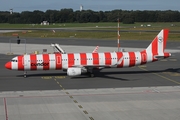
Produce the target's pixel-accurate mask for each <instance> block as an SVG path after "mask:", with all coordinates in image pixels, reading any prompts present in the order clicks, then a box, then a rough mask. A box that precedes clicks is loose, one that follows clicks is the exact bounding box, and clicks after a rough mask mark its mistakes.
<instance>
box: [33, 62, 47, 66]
mask: <svg viewBox="0 0 180 120" xmlns="http://www.w3.org/2000/svg"><path fill="white" fill-rule="evenodd" d="M48 65H49V63H44V62H42V63H31V66H48Z"/></svg>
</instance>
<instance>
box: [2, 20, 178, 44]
mask: <svg viewBox="0 0 180 120" xmlns="http://www.w3.org/2000/svg"><path fill="white" fill-rule="evenodd" d="M148 24H150V25H151V27H147V25H148ZM172 24H173V25H174V26H171V25H172ZM141 25H146V27H145V26H143V27H141ZM120 27H121V28H120V31H123V30H127V31H130V32H121V37H120V39H121V40H152V39H153V38H154V37H155V36H156V35H157V34H158V32H159V31H160V30H161V29H163V28H168V29H170V34H169V40H178V41H180V34H179V33H173V32H171V31H180V22H176V23H135V24H122V23H120ZM0 28H1V29H3V28H4V29H6V28H8V29H11V28H12V29H19V28H21V29H22V28H26V29H28V28H29V29H30V28H67V29H69V30H67V31H63V30H62V31H56V33H53V32H52V30H38V31H37V30H36V31H35V30H33V31H29V32H28V31H26V33H22V32H18V34H19V36H20V37H56V38H70V37H74V38H88V39H112V40H116V39H117V23H116V22H114V23H111V22H108V23H62V24H60V23H59V24H51V25H49V26H42V25H32V24H0ZM72 29H76V30H81V31H70V30H72ZM83 30H86V31H83ZM87 30H89V31H87ZM93 30H101V31H99V32H98V31H96V32H93ZM107 30H109V31H110V32H107ZM144 30H146V31H148V30H149V31H153V30H155V31H158V32H143V31H144ZM133 31H142V32H133ZM12 34H13V33H1V34H0V36H12Z"/></svg>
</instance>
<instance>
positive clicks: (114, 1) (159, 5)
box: [0, 0, 180, 12]
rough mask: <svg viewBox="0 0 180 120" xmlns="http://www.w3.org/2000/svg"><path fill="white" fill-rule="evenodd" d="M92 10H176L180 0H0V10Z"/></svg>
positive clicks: (179, 8) (178, 9)
mask: <svg viewBox="0 0 180 120" xmlns="http://www.w3.org/2000/svg"><path fill="white" fill-rule="evenodd" d="M80 5H82V6H83V9H84V10H93V11H112V10H115V9H121V10H177V11H180V0H42V1H40V0H0V11H9V10H10V9H13V12H22V11H34V10H40V11H44V12H45V11H46V10H60V9H64V8H72V9H73V10H74V11H76V10H79V9H80Z"/></svg>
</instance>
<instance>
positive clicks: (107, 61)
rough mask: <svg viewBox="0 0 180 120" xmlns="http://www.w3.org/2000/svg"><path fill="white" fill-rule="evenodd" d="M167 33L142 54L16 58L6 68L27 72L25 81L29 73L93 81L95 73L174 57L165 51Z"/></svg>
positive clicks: (104, 53)
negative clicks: (45, 72) (46, 72)
mask: <svg viewBox="0 0 180 120" xmlns="http://www.w3.org/2000/svg"><path fill="white" fill-rule="evenodd" d="M168 33H169V30H168V29H162V30H161V31H160V32H159V34H158V35H157V36H156V37H155V38H154V40H153V41H152V42H151V43H150V45H149V46H148V47H147V48H146V49H144V50H142V51H135V52H134V51H132V52H102V53H97V52H95V53H65V54H61V53H54V54H30V55H28V54H25V55H20V56H16V57H14V58H13V59H12V60H11V61H9V62H7V63H6V64H5V67H6V68H7V69H10V70H19V71H24V77H26V74H27V71H31V70H63V71H66V72H67V75H68V76H71V77H74V76H79V75H82V74H83V73H86V74H88V75H89V76H90V77H94V74H93V70H94V69H104V68H123V67H133V66H137V65H143V64H147V63H151V62H155V61H158V60H160V59H165V58H168V57H170V56H171V53H168V52H165V51H164V50H165V48H166V42H167V38H168Z"/></svg>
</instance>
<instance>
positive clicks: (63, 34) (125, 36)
mask: <svg viewBox="0 0 180 120" xmlns="http://www.w3.org/2000/svg"><path fill="white" fill-rule="evenodd" d="M17 33H18V35H19V36H20V37H21V38H22V37H38V38H87V39H104V40H107V39H110V40H116V39H117V32H79V31H74V32H70V31H58V32H56V33H53V32H52V31H31V32H27V33H22V32H17ZM12 34H14V33H4V34H1V35H0V36H12ZM157 34H158V33H156V32H122V33H121V37H120V39H121V40H152V39H154V37H155V36H156V35H157ZM168 39H169V40H179V41H180V34H179V33H170V34H169V38H168Z"/></svg>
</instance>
